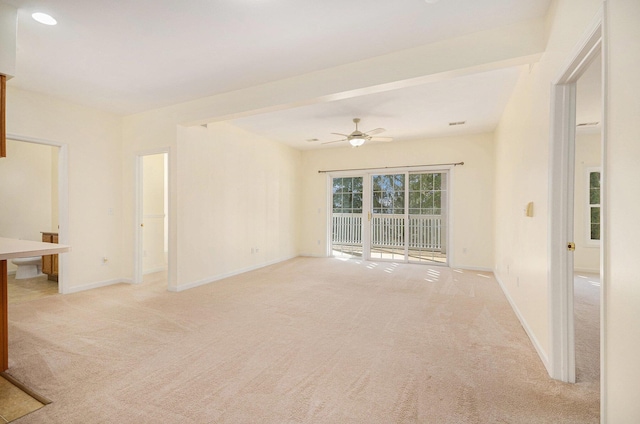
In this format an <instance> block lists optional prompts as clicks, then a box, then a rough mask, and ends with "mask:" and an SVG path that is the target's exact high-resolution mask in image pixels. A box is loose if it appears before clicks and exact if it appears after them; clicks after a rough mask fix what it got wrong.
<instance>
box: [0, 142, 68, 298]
mask: <svg viewBox="0 0 640 424" xmlns="http://www.w3.org/2000/svg"><path fill="white" fill-rule="evenodd" d="M7 150H8V151H9V154H8V155H7V157H6V158H4V159H3V161H2V166H1V167H0V179H1V180H2V181H4V182H5V184H3V185H2V189H1V190H2V196H3V199H5V200H6V202H5V203H3V217H2V220H0V233H2V234H3V235H4V236H5V237H9V238H15V239H23V240H32V241H45V242H49V243H51V242H53V243H58V242H60V243H63V244H68V242H67V237H68V225H67V223H68V209H67V200H66V199H67V198H68V180H67V147H66V146H65V145H63V144H60V143H56V142H52V141H48V140H42V139H35V138H30V137H23V136H18V135H13V134H7ZM66 256H67V255H62V256H60V257H58V255H47V256H42V257H33V258H32V259H29V260H27V261H26V262H24V261H7V268H8V273H9V275H8V295H9V296H8V298H9V299H8V300H9V303H19V302H25V301H30V300H34V299H38V298H41V297H46V296H51V295H55V294H58V293H65V288H66V278H65V269H66ZM14 262H23V263H22V264H15V263H14Z"/></svg>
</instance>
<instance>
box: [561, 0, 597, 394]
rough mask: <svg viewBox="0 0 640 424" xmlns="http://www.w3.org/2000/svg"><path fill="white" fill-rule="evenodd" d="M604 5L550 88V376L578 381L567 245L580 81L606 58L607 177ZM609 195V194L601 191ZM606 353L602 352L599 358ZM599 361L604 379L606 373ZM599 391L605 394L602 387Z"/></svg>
mask: <svg viewBox="0 0 640 424" xmlns="http://www.w3.org/2000/svg"><path fill="white" fill-rule="evenodd" d="M604 12H605V11H604V7H603V8H601V9H600V11H599V12H598V14H597V15H596V16H595V18H594V20H593V21H592V23H591V25H590V26H589V27H588V28H587V30H586V31H585V33H584V34H583V36H582V37H581V39H580V41H579V43H578V44H577V46H576V47H575V49H574V51H573V53H572V54H571V55H570V56H569V58H568V61H567V63H566V65H565V66H563V67H562V68H561V72H560V73H559V75H558V77H557V78H556V79H555V80H554V81H553V82H552V87H551V122H550V133H551V134H550V145H549V171H550V173H549V227H548V232H549V245H548V264H549V274H548V277H549V293H548V295H549V346H550V352H549V358H548V360H549V370H548V371H549V374H550V375H551V377H552V378H555V379H558V380H561V381H564V382H569V383H574V382H575V330H574V315H573V301H574V298H573V254H572V253H570V252H569V250H568V248H567V244H568V242H572V241H573V238H572V237H573V221H574V217H573V202H574V196H573V194H574V193H573V191H574V172H573V170H574V167H575V132H576V122H575V110H576V82H577V80H578V79H579V78H580V76H581V75H582V74H583V73H584V71H585V70H586V68H587V67H588V66H589V65H590V64H591V63H592V62H593V60H594V59H595V58H596V57H597V56H598V55H599V54H601V57H602V132H601V134H602V141H601V148H602V174H601V178H602V181H604V179H605V178H606V168H605V164H606V160H605V151H606V149H605V145H606V119H605V116H606V101H605V100H606V84H605V81H606V43H605V42H604V33H605V32H604V30H603V28H604V21H605V13H604ZM603 195H604V196H606V193H603ZM604 196H603V199H602V200H601V218H600V219H601V226H600V227H601V243H602V247H603V248H601V249H600V252H601V253H600V255H601V261H600V281H601V286H600V321H601V330H600V331H601V346H600V348H601V353H603V352H604V337H603V334H604V332H603V329H604V322H603V310H604V305H605V302H604V295H605V288H606V281H605V280H604V273H603V269H604V267H605V266H606V262H605V261H606V258H605V257H604V252H605V251H606V249H604V244H605V239H606V233H605V232H604V231H602V229H604V228H606V225H604V222H605V220H606V215H607V214H606V207H605V203H606V197H604ZM602 362H603V355H602V354H601V363H602ZM603 372H604V369H602V365H601V382H602V381H604V378H602V373H603ZM601 393H603V394H604V393H605V392H604V391H602V392H601Z"/></svg>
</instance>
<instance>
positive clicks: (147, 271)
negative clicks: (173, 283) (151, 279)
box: [142, 265, 167, 275]
mask: <svg viewBox="0 0 640 424" xmlns="http://www.w3.org/2000/svg"><path fill="white" fill-rule="evenodd" d="M166 270H167V266H166V265H160V266H157V267H154V268H151V269H147V270H145V271H143V272H142V274H143V275H147V274H153V273H156V272H161V271H166Z"/></svg>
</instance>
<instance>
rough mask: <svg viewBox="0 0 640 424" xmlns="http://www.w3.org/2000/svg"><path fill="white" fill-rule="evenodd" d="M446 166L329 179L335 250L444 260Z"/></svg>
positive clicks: (346, 253)
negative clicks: (432, 169) (429, 169)
mask: <svg viewBox="0 0 640 424" xmlns="http://www.w3.org/2000/svg"><path fill="white" fill-rule="evenodd" d="M447 205H448V171H420V172H394V173H387V174H382V173H381V174H369V175H364V176H356V177H339V178H333V179H332V215H331V246H332V254H333V255H334V256H347V257H363V258H365V259H371V260H383V261H384V260H389V261H401V262H416V263H429V264H443V265H446V264H448V257H447V232H448V220H447V216H448V208H447Z"/></svg>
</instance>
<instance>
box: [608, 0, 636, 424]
mask: <svg viewBox="0 0 640 424" xmlns="http://www.w3.org/2000/svg"><path fill="white" fill-rule="evenodd" d="M607 9H608V19H607V37H608V42H607V47H608V49H609V51H608V57H607V58H606V59H605V60H606V64H607V68H608V72H609V75H608V87H607V88H608V104H609V108H608V116H607V117H606V121H605V122H606V130H605V131H606V132H607V133H606V137H607V141H606V143H607V144H606V147H605V158H604V162H605V167H606V168H605V178H606V179H605V182H604V190H605V193H606V194H605V200H606V202H607V203H606V205H605V210H606V213H607V217H606V221H605V226H606V227H605V230H604V231H605V241H604V247H603V248H604V255H605V263H604V268H605V270H604V272H605V314H604V330H605V341H604V352H603V354H604V355H603V356H604V367H603V369H604V379H605V381H604V384H605V390H606V397H605V398H604V402H605V403H604V412H605V413H604V419H605V420H606V421H605V422H607V423H610V424H616V423H629V422H640V402H638V393H639V392H640V360H638V358H639V357H640V278H639V277H638V260H639V259H640V220H639V219H638V210H640V190H639V189H638V181H640V166H639V165H638V161H639V160H640V142H639V140H640V119H638V117H640V102H639V101H638V99H640V78H638V69H640V48H639V46H638V43H639V41H638V40H640V25H638V22H640V2H639V1H638V0H609V1H607Z"/></svg>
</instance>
